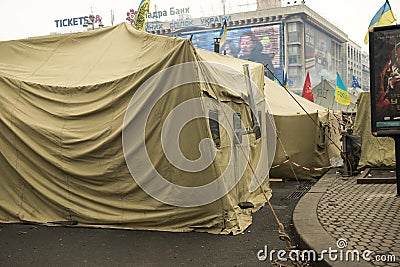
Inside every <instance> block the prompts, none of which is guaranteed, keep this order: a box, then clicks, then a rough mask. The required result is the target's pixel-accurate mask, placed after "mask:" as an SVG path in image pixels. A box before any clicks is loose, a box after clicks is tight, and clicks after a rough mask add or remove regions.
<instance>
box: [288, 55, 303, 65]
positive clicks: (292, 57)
mask: <svg viewBox="0 0 400 267" xmlns="http://www.w3.org/2000/svg"><path fill="white" fill-rule="evenodd" d="M300 62H301V61H300V56H299V55H290V56H289V64H300Z"/></svg>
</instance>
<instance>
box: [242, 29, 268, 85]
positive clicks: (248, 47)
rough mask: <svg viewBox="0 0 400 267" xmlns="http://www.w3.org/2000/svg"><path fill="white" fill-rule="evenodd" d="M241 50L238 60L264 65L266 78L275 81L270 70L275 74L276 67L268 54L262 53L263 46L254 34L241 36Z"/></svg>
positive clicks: (249, 33)
mask: <svg viewBox="0 0 400 267" xmlns="http://www.w3.org/2000/svg"><path fill="white" fill-rule="evenodd" d="M239 48H240V51H239V53H238V56H237V57H238V58H241V59H245V60H250V61H254V62H258V63H262V64H263V65H264V66H265V70H264V74H265V76H267V77H268V78H270V79H274V76H273V75H272V73H271V72H270V71H269V70H268V68H269V69H270V70H271V71H272V72H273V73H274V74H275V70H274V65H273V64H272V60H271V57H270V56H269V55H268V54H264V53H262V50H263V46H262V44H261V42H260V41H259V40H258V39H257V37H256V36H255V34H254V33H252V32H245V33H243V34H242V35H241V36H240V43H239ZM267 67H268V68H267Z"/></svg>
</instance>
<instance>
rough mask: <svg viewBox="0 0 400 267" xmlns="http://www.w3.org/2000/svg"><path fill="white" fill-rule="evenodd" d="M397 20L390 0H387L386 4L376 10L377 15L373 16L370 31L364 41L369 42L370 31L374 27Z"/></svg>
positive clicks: (386, 24)
mask: <svg viewBox="0 0 400 267" xmlns="http://www.w3.org/2000/svg"><path fill="white" fill-rule="evenodd" d="M395 21H396V18H395V17H394V14H393V11H392V8H391V7H390V4H389V0H386V2H385V4H383V6H382V7H381V8H380V9H379V10H378V12H376V14H375V16H374V17H373V18H372V20H371V22H370V23H369V26H368V31H367V33H366V34H365V37H364V43H365V44H368V42H369V32H370V31H371V30H372V28H374V27H378V26H388V25H391V24H392V23H393V22H395Z"/></svg>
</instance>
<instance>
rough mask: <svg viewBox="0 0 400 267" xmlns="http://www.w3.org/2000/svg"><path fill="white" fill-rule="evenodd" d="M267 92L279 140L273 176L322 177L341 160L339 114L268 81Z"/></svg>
mask: <svg viewBox="0 0 400 267" xmlns="http://www.w3.org/2000/svg"><path fill="white" fill-rule="evenodd" d="M264 93H265V97H266V99H267V102H268V104H269V105H270V110H271V113H272V115H273V116H274V119H275V125H276V131H277V137H278V140H277V144H276V153H275V157H274V160H273V164H272V168H271V170H270V176H271V177H278V178H290V179H310V178H319V177H321V176H322V175H323V174H324V173H326V172H327V171H328V170H329V168H330V167H331V166H332V162H335V161H336V162H337V161H340V148H341V144H340V130H339V120H338V117H337V116H338V114H335V113H333V111H332V110H328V109H327V108H325V107H323V106H320V105H318V104H316V103H313V102H311V101H309V100H307V99H305V98H303V97H300V96H298V95H296V94H294V93H292V92H290V91H289V90H286V89H285V88H283V87H281V86H279V85H278V84H276V83H275V82H273V81H270V80H268V79H266V80H265V86H264ZM302 107H303V108H302ZM306 112H307V113H306Z"/></svg>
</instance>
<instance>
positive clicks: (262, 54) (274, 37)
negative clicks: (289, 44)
mask: <svg viewBox="0 0 400 267" xmlns="http://www.w3.org/2000/svg"><path fill="white" fill-rule="evenodd" d="M219 34H220V31H219V30H217V31H209V32H200V33H194V34H193V35H192V34H188V33H185V34H182V35H180V37H183V38H191V39H192V42H193V45H194V46H195V47H198V48H202V49H206V50H210V51H214V38H218V37H219ZM282 34H283V33H282V26H281V24H274V25H267V26H257V27H246V28H236V29H229V28H228V31H227V36H226V42H225V44H223V45H222V46H221V47H220V53H221V54H226V55H230V56H233V57H237V58H242V59H246V60H251V61H254V62H258V63H262V64H264V65H268V66H269V68H270V69H271V71H272V72H273V73H274V75H275V76H276V77H277V78H278V79H279V80H281V81H282V80H283V77H282V76H283V54H282V51H283V48H282V47H283V42H282V41H283V38H282ZM266 75H267V76H268V77H270V78H272V74H271V73H269V71H268V70H266Z"/></svg>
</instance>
